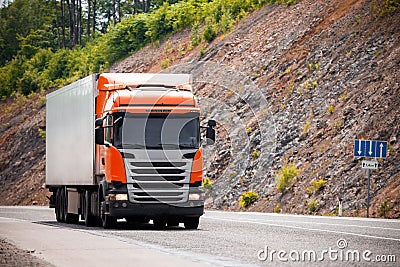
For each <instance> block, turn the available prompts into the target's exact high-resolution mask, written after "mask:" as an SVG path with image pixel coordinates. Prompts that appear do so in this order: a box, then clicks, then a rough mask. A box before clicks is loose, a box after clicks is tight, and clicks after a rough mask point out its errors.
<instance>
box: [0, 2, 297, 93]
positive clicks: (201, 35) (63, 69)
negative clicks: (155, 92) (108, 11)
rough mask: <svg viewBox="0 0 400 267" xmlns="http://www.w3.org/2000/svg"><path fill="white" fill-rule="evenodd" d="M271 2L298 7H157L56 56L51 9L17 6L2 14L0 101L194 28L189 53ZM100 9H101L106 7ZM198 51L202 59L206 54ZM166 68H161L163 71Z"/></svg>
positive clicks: (58, 82)
mask: <svg viewBox="0 0 400 267" xmlns="http://www.w3.org/2000/svg"><path fill="white" fill-rule="evenodd" d="M272 2H280V3H286V4H292V3H295V2H296V1H288V0H286V1H276V0H245V1H243V0H215V1H210V2H209V1H208V0H187V1H179V2H177V1H174V0H172V1H169V2H164V3H163V2H162V1H157V2H155V4H156V6H158V8H154V9H152V11H151V12H150V13H140V14H136V15H130V16H125V17H123V18H122V21H121V22H120V23H118V24H116V25H115V26H112V25H110V26H108V32H106V33H104V34H97V33H96V36H97V37H96V38H94V39H92V40H90V41H89V42H87V43H86V44H85V45H84V46H82V47H81V46H76V47H74V49H73V50H67V49H59V50H56V48H57V47H58V44H57V29H56V28H55V27H54V26H51V25H55V18H56V16H55V9H54V8H53V5H52V4H50V2H49V1H47V0H15V1H14V2H13V3H12V4H10V5H9V6H8V7H7V8H2V9H0V13H1V14H0V79H1V81H2V83H1V84H0V99H4V98H6V97H9V96H11V95H12V94H13V93H14V92H20V93H22V94H24V95H28V94H29V93H31V92H34V91H37V90H43V89H47V88H50V87H60V86H63V85H65V84H68V83H71V82H73V81H75V80H77V79H79V78H82V77H85V76H87V75H89V74H91V73H96V72H102V71H104V70H105V69H107V68H109V67H110V66H111V65H112V64H113V63H115V62H117V61H119V60H121V59H123V58H125V57H127V56H129V55H130V54H132V53H134V52H135V51H137V50H139V49H140V48H142V47H143V46H145V45H146V44H149V43H151V42H153V43H157V42H159V41H160V40H161V38H163V37H165V36H167V35H169V34H171V33H173V32H176V31H180V30H182V29H185V28H190V27H192V34H191V46H188V47H187V49H188V50H189V49H191V48H192V47H193V46H196V45H198V44H200V43H201V42H203V41H208V42H211V41H212V40H213V39H215V38H216V37H217V36H218V35H220V34H224V33H226V32H229V31H230V30H231V29H232V27H233V25H234V24H235V23H236V22H237V21H238V20H240V19H241V18H243V17H245V16H247V14H248V13H250V12H252V11H253V10H255V9H257V8H260V7H262V6H264V5H266V4H268V3H272ZM124 3H125V2H121V4H122V7H121V8H122V9H125V8H127V7H126V6H124V5H125V4H124ZM170 3H173V4H170ZM99 4H101V5H100V6H99V8H100V9H101V8H103V9H104V8H106V7H105V6H104V5H105V4H107V2H103V1H101V3H99ZM108 4H109V3H108ZM103 6H104V7H103ZM102 12H103V11H102V10H100V13H102ZM100 26H101V25H100ZM103 26H104V25H103ZM17 51H18V52H17ZM202 51H203V53H205V51H206V50H205V48H203V49H202ZM169 64H170V62H164V63H163V66H164V67H168V66H169ZM2 65H4V66H3V67H1V66H2Z"/></svg>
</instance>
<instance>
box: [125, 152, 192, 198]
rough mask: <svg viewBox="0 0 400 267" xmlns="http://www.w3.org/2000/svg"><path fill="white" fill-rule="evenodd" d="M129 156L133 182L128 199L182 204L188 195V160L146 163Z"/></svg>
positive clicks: (128, 160) (129, 187) (128, 162)
mask: <svg viewBox="0 0 400 267" xmlns="http://www.w3.org/2000/svg"><path fill="white" fill-rule="evenodd" d="M136 160H137V159H126V163H127V164H126V166H129V167H128V168H129V174H130V178H131V184H129V186H128V189H129V199H130V201H131V202H134V203H160V202H163V203H181V202H186V201H187V199H188V194H189V180H190V169H189V168H190V163H189V161H187V160H186V161H182V162H179V161H154V162H145V161H140V160H137V161H136Z"/></svg>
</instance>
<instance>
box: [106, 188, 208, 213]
mask: <svg viewBox="0 0 400 267" xmlns="http://www.w3.org/2000/svg"><path fill="white" fill-rule="evenodd" d="M108 193H112V194H121V193H122V194H127V193H128V190H127V188H126V186H122V187H120V188H118V189H115V188H112V189H111V190H109V191H108ZM189 193H190V194H204V190H203V189H202V187H190V189H189ZM107 206H108V212H109V215H111V216H113V217H117V218H125V217H150V218H156V217H174V218H176V217H181V218H184V217H199V216H201V215H203V214H204V200H188V201H187V202H184V203H163V202H160V203H132V202H130V201H129V200H110V199H109V198H108V197H107Z"/></svg>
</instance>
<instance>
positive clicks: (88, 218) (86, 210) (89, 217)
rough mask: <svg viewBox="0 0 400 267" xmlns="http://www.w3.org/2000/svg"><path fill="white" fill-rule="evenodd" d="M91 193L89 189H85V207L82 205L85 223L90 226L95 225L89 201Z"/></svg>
mask: <svg viewBox="0 0 400 267" xmlns="http://www.w3.org/2000/svg"><path fill="white" fill-rule="evenodd" d="M91 195H92V192H90V191H89V190H87V191H85V202H84V203H85V207H84V210H83V212H84V217H85V225H86V226H88V227H90V226H95V225H96V217H95V216H93V214H92V212H91V210H92V209H91V208H92V203H91Z"/></svg>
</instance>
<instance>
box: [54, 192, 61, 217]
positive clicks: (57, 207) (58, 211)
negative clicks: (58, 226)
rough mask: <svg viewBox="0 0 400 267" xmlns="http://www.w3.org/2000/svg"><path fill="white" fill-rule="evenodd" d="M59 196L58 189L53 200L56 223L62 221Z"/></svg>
mask: <svg viewBox="0 0 400 267" xmlns="http://www.w3.org/2000/svg"><path fill="white" fill-rule="evenodd" d="M60 196H61V194H60V189H57V191H56V192H55V199H56V207H55V213H56V220H57V222H61V221H62V216H61V204H60V203H61V201H60Z"/></svg>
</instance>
